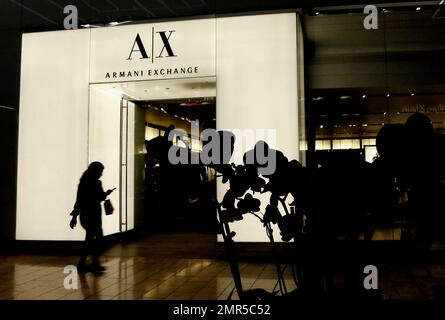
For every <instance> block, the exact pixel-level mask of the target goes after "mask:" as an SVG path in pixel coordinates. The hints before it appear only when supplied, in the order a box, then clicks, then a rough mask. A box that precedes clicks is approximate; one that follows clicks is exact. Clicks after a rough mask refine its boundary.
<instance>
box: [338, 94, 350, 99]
mask: <svg viewBox="0 0 445 320" xmlns="http://www.w3.org/2000/svg"><path fill="white" fill-rule="evenodd" d="M351 98H352V96H347V95H346V96H341V97H340V99H341V100H346V99H351Z"/></svg>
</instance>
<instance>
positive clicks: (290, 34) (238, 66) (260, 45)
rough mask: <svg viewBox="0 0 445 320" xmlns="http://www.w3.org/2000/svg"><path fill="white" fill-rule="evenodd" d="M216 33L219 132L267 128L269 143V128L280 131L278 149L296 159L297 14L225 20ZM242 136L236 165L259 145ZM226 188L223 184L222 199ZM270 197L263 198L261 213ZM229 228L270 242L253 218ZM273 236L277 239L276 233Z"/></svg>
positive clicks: (239, 236) (219, 21)
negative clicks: (246, 153) (244, 141)
mask: <svg viewBox="0 0 445 320" xmlns="http://www.w3.org/2000/svg"><path fill="white" fill-rule="evenodd" d="M216 29H217V34H216V38H217V80H216V85H217V96H216V99H217V102H216V112H217V116H216V121H217V127H218V129H229V130H231V129H240V130H252V129H254V130H256V129H259V130H260V131H261V130H265V137H264V138H265V140H266V141H269V142H273V141H272V140H273V139H272V140H270V139H269V138H270V137H269V136H268V131H267V130H269V129H272V130H276V145H275V146H274V147H276V148H277V149H278V150H280V151H282V152H283V153H284V154H285V155H286V156H287V157H288V158H289V159H297V160H298V157H299V145H298V136H299V131H298V129H299V128H298V117H299V115H298V83H297V40H296V33H297V23H296V15H295V14H271V15H252V16H246V17H228V18H221V19H217V24H216ZM240 138H241V136H238V140H237V142H238V143H236V144H235V154H234V157H233V160H234V161H235V162H236V163H242V155H243V154H244V152H245V151H247V150H249V149H252V147H253V145H254V143H255V141H251V142H250V143H244V145H241V144H240V142H241V139H240ZM264 138H261V137H258V139H264ZM258 139H256V140H258ZM271 146H272V145H271ZM225 190H226V186H225V185H222V184H221V183H220V184H219V185H218V198H219V199H222V196H223V195H224V192H225ZM268 199H269V196H264V197H261V200H262V202H263V206H262V208H263V209H264V208H265V205H266V202H267V201H268ZM263 212H264V211H263ZM231 227H232V228H233V231H235V232H236V237H235V240H236V241H268V239H267V237H266V235H265V231H264V228H263V227H262V225H261V223H260V222H259V221H258V219H257V218H255V217H253V216H251V215H247V216H245V218H244V220H242V221H241V222H237V223H234V224H232V225H231ZM275 235H276V237H277V238H279V235H278V232H275Z"/></svg>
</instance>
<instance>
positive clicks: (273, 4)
mask: <svg viewBox="0 0 445 320" xmlns="http://www.w3.org/2000/svg"><path fill="white" fill-rule="evenodd" d="M372 2H373V4H385V5H388V6H391V4H392V6H394V5H395V6H398V5H402V6H406V5H408V6H409V5H411V6H413V5H414V6H415V5H423V6H432V7H434V6H436V7H438V4H439V2H440V1H439V0H437V1H417V2H404V1H397V0H395V1H381V0H373V1H372ZM388 3H391V4H388ZM365 4H369V0H255V1H252V0H94V1H89V0H2V4H1V5H0V28H1V29H9V28H12V27H19V28H20V29H21V30H22V31H37V30H53V29H61V28H63V20H64V18H65V15H64V13H63V8H64V7H65V6H67V5H75V6H76V7H77V9H78V12H79V23H80V24H84V25H85V24H104V23H109V22H115V21H117V22H120V21H128V20H131V21H136V20H150V19H167V18H177V17H190V16H199V15H208V14H233V13H239V12H255V11H266V10H287V9H297V8H301V9H303V10H304V11H306V12H311V11H314V8H325V10H342V9H345V8H353V7H356V8H358V7H360V8H361V7H363V6H364V5H365Z"/></svg>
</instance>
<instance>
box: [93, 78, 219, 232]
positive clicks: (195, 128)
mask: <svg viewBox="0 0 445 320" xmlns="http://www.w3.org/2000/svg"><path fill="white" fill-rule="evenodd" d="M89 120H90V121H89V155H88V160H89V162H91V161H101V162H103V163H104V166H105V171H104V176H103V178H102V182H103V184H104V188H108V187H117V189H118V190H117V191H118V192H116V193H115V194H113V195H112V198H111V201H112V202H113V205H114V206H115V208H116V211H117V212H116V214H114V215H113V216H114V217H111V216H106V217H105V218H104V222H103V224H104V226H103V227H104V233H105V234H112V233H119V232H120V233H124V232H127V231H130V230H133V229H135V230H137V231H139V233H143V234H147V233H171V232H175V233H184V232H188V233H198V234H214V235H216V233H217V221H216V212H215V210H213V209H212V199H213V198H214V197H215V196H216V180H215V172H213V170H212V169H209V168H207V167H205V166H201V165H198V164H190V162H189V164H176V165H174V164H171V163H170V161H169V159H168V151H169V149H170V147H171V146H175V147H176V148H182V149H183V150H185V151H186V152H187V154H188V155H189V156H190V157H193V156H194V155H196V154H197V153H199V152H200V151H201V150H202V140H201V132H202V131H203V130H205V129H208V128H213V129H215V128H216V79H215V78H194V79H181V80H159V81H137V82H125V83H111V84H93V85H91V86H90V112H89ZM173 128H174V129H180V130H183V132H185V135H184V136H183V137H181V138H180V137H178V136H177V135H172V137H171V139H168V133H169V132H170V130H171V129H173ZM215 241H216V236H215Z"/></svg>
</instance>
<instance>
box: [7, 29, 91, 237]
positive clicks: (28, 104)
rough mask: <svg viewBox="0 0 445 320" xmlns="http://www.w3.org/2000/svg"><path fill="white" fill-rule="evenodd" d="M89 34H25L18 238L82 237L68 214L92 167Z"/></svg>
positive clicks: (85, 31)
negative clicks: (85, 173) (89, 152)
mask: <svg viewBox="0 0 445 320" xmlns="http://www.w3.org/2000/svg"><path fill="white" fill-rule="evenodd" d="M89 34H90V32H89V30H78V31H70V32H45V33H34V34H24V35H23V43H22V70H21V88H20V116H19V149H18V176H17V179H18V180H17V228H16V238H17V239H19V240H75V239H81V238H82V237H83V231H82V228H76V229H75V230H71V229H70V227H69V225H68V224H69V221H70V219H69V215H68V214H69V212H70V211H71V209H72V208H73V205H74V202H75V199H76V190H77V184H78V182H79V178H80V176H81V174H82V172H83V171H84V170H85V169H86V166H87V148H88V76H89V72H88V64H89V62H88V59H89V46H90V42H89V40H90V38H89ZM67 43H69V44H70V45H69V46H67V45H66V44H67Z"/></svg>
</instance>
